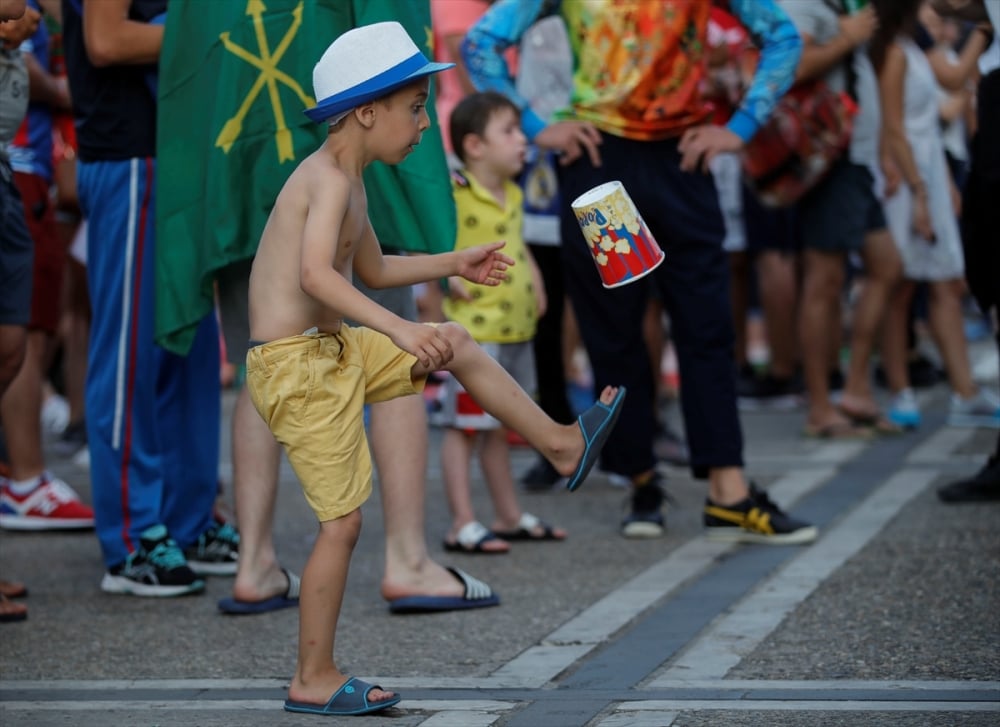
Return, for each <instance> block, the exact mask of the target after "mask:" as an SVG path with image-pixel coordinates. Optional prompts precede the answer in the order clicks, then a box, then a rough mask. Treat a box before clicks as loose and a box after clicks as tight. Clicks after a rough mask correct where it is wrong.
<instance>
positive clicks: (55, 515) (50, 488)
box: [0, 472, 94, 530]
mask: <svg viewBox="0 0 1000 727" xmlns="http://www.w3.org/2000/svg"><path fill="white" fill-rule="evenodd" d="M92 527H94V511H93V510H92V509H91V508H90V506H88V505H84V504H83V503H82V502H80V497H79V496H78V495H77V494H76V493H75V492H74V491H73V488H71V487H70V486H69V485H67V484H66V483H65V482H63V481H62V480H60V479H59V478H58V477H53V476H52V475H51V474H49V473H48V472H43V473H42V476H41V478H40V479H39V482H38V487H36V488H35V489H34V490H32V491H31V492H29V493H28V494H27V495H17V494H15V493H14V491H13V490H12V489H11V488H10V481H9V480H6V479H4V480H3V481H2V486H0V528H7V529H8V530H78V529H82V528H92Z"/></svg>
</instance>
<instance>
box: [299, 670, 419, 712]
mask: <svg viewBox="0 0 1000 727" xmlns="http://www.w3.org/2000/svg"><path fill="white" fill-rule="evenodd" d="M381 688H382V687H380V686H378V685H377V684H369V683H368V682H365V681H362V680H361V679H356V678H355V677H351V678H350V679H348V680H347V681H346V682H344V685H343V686H342V687H341V688H340V689H338V690H337V691H336V692H334V694H333V696H332V697H330V701H329V702H327V703H326V704H310V703H309V702H297V701H295V700H294V699H286V700H285V711H286V712H305V713H306V714H324V715H331V716H338V715H340V716H347V715H352V714H371V713H372V712H378V711H380V710H383V709H385V708H386V707H391V706H392V705H394V704H398V703H399V700H400V699H401V698H402V697H400V696H399V695H398V694H397V695H396V696H394V697H390V698H389V699H384V700H382V701H381V702H369V701H368V693H369V692H370V691H371V690H372V689H381Z"/></svg>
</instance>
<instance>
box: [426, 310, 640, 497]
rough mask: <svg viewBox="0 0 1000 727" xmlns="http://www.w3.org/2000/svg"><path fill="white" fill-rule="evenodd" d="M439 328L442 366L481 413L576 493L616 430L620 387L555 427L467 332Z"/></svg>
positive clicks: (448, 326) (608, 390) (450, 325)
mask: <svg viewBox="0 0 1000 727" xmlns="http://www.w3.org/2000/svg"><path fill="white" fill-rule="evenodd" d="M439 330H440V331H441V333H442V335H444V336H445V337H446V338H447V339H448V341H449V343H450V344H451V349H452V353H453V358H452V359H451V361H450V362H449V363H448V364H446V365H445V367H444V368H445V369H446V370H448V371H450V372H451V373H452V374H453V375H454V376H455V377H457V378H458V380H459V381H460V382H461V383H462V386H464V387H465V389H466V390H467V391H468V392H469V393H470V394H471V395H472V397H473V398H474V399H475V400H476V401H477V402H479V405H480V406H481V407H483V409H485V410H486V411H488V412H489V413H490V414H492V415H493V416H495V417H496V418H497V419H499V420H500V421H501V422H502V423H503V424H504V426H506V427H509V428H510V429H513V430H514V431H516V432H518V433H519V434H520V435H521V436H522V437H524V438H525V439H526V440H527V441H528V443H529V444H531V446H532V447H534V448H535V449H536V450H538V451H539V452H540V453H541V454H542V455H543V456H544V457H545V458H546V459H548V460H549V461H550V462H551V463H552V466H553V467H555V468H556V471H558V472H559V474H561V475H564V476H569V477H570V482H569V483H568V485H567V486H568V487H569V489H571V490H572V489H575V488H576V487H577V486H578V485H579V484H580V483H581V482H582V481H583V478H584V477H585V476H586V473H587V471H589V469H590V467H591V466H593V464H594V462H595V461H596V459H597V455H598V454H599V453H600V449H601V447H602V446H603V442H604V440H605V439H606V437H607V434H608V433H609V432H610V430H611V428H612V427H613V426H614V421H615V420H616V419H617V416H618V414H619V412H620V411H621V404H622V401H623V399H624V394H625V392H624V389H622V390H619V388H618V387H613V386H607V387H605V388H604V391H602V392H601V396H600V399H599V401H598V402H597V403H595V404H594V406H593V407H591V409H590V410H588V411H587V412H584V414H582V415H581V416H580V417H579V419H578V421H577V423H575V424H568V425H564V424H559V423H558V422H555V421H553V420H552V419H551V418H550V417H549V416H548V415H546V414H545V412H543V411H542V409H541V408H540V407H539V406H538V404H536V403H535V401H534V400H533V399H532V398H531V397H530V396H528V394H527V393H526V392H525V391H524V389H522V388H521V387H520V386H519V385H518V384H517V382H516V381H514V379H513V378H511V376H510V374H508V373H507V372H506V371H505V370H504V369H503V367H502V366H500V364H498V363H497V362H496V361H495V360H494V359H493V358H492V357H490V356H489V355H488V354H487V353H486V352H485V351H483V349H482V348H481V347H480V346H479V344H477V343H476V342H475V340H473V338H472V337H471V336H470V335H469V333H468V331H466V330H465V329H464V328H462V327H461V326H459V325H457V324H453V323H445V324H443V325H441V326H440V327H439ZM414 373H415V374H422V373H423V369H422V366H421V364H420V363H417V364H416V365H415V366H414Z"/></svg>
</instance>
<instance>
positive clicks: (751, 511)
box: [704, 482, 819, 545]
mask: <svg viewBox="0 0 1000 727" xmlns="http://www.w3.org/2000/svg"><path fill="white" fill-rule="evenodd" d="M704 523H705V533H706V534H707V535H708V538H709V539H710V540H721V541H726V542H732V543H763V544H764V545H801V544H803V543H811V542H812V541H814V540H815V539H816V537H817V535H819V530H817V528H816V526H815V525H810V524H809V523H807V522H803V521H802V520H796V519H795V518H793V517H791V516H789V515H787V514H785V513H784V512H782V510H781V508H779V507H778V506H777V505H776V504H774V502H772V501H771V498H770V497H768V496H767V492H765V491H764V490H761V489H758V487H757V486H756V485H755V484H753V483H752V482H751V483H750V494H749V496H748V497H747V498H746V499H745V500H742V501H740V502H737V503H735V504H733V505H717V504H716V503H714V502H712V501H711V500H706V501H705V515H704Z"/></svg>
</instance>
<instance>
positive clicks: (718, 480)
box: [708, 467, 750, 505]
mask: <svg viewBox="0 0 1000 727" xmlns="http://www.w3.org/2000/svg"><path fill="white" fill-rule="evenodd" d="M749 495H750V488H749V486H748V485H747V479H746V475H744V474H743V468H742V467H713V468H712V469H710V470H709V471H708V499H710V500H711V501H712V502H714V503H715V504H716V505H735V504H736V503H737V502H742V501H743V500H745V499H746V498H747V497H748V496H749Z"/></svg>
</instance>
